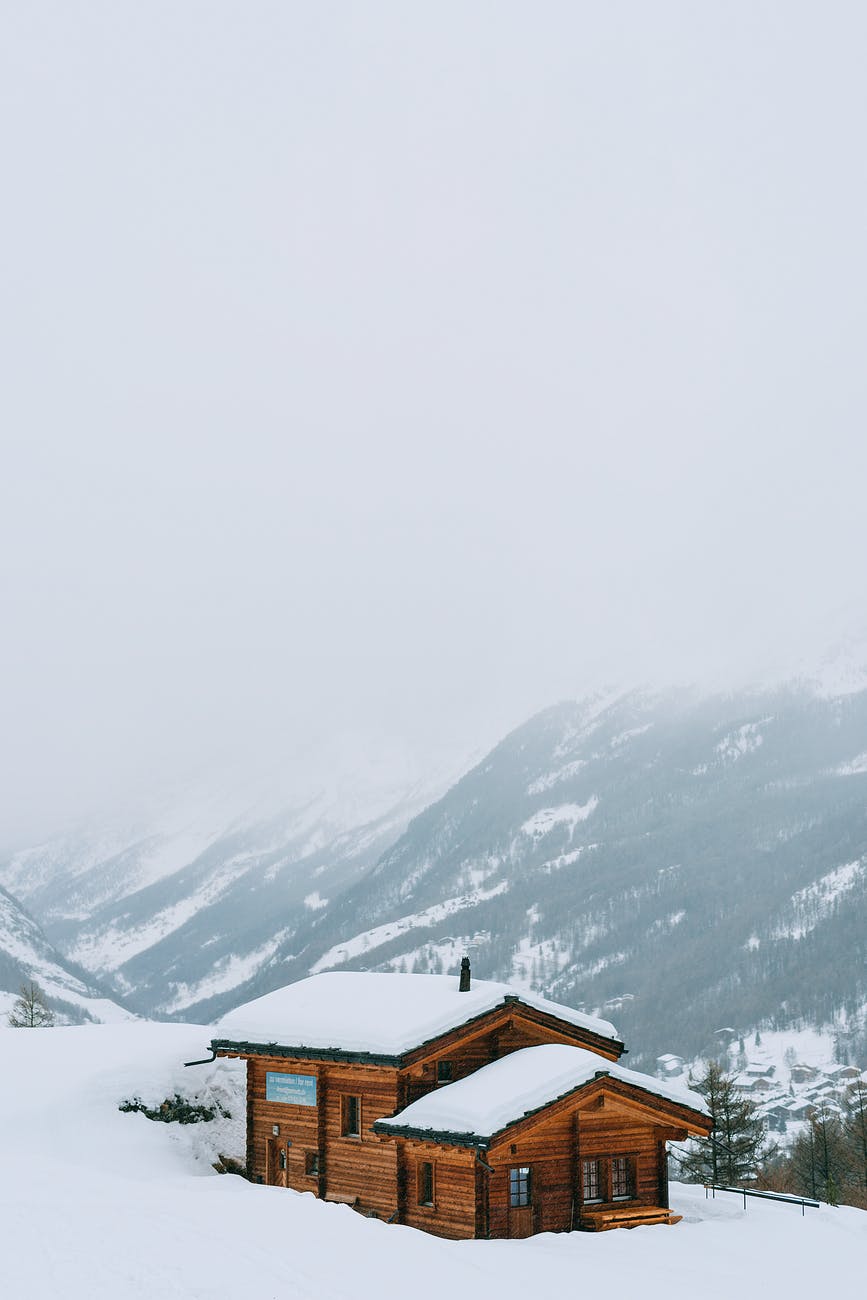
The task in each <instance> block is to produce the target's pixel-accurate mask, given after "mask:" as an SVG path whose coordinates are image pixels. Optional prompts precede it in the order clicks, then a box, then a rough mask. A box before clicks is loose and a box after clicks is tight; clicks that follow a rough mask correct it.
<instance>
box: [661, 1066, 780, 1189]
mask: <svg viewBox="0 0 867 1300" xmlns="http://www.w3.org/2000/svg"><path fill="white" fill-rule="evenodd" d="M690 1082H691V1085H692V1087H693V1088H695V1090H696V1092H698V1093H700V1094H701V1096H702V1097H704V1099H705V1101H706V1102H707V1105H708V1109H709V1110H710V1113H711V1115H712V1116H713V1121H714V1127H713V1132H712V1134H711V1136H710V1137H709V1138H698V1139H696V1141H695V1142H694V1143H693V1145H692V1148H691V1150H690V1153H689V1155H688V1156H687V1157H686V1159H685V1160H684V1161H683V1164H682V1167H681V1168H682V1173H683V1177H684V1178H685V1179H686V1181H687V1182H701V1183H714V1184H716V1185H717V1186H720V1185H722V1184H727V1185H730V1186H731V1185H733V1184H735V1183H742V1182H744V1181H745V1180H747V1179H753V1178H755V1176H756V1173H757V1170H758V1168H759V1166H760V1165H761V1164H762V1162H763V1161H764V1160H766V1159H768V1158H769V1156H770V1155H771V1154H772V1151H773V1146H772V1144H770V1143H769V1142H768V1140H767V1136H766V1133H765V1126H764V1123H763V1121H762V1119H761V1117H760V1115H759V1114H758V1112H757V1110H756V1107H755V1106H754V1104H753V1103H752V1102H751V1101H750V1099H749V1098H748V1097H745V1096H744V1095H743V1093H742V1092H741V1091H740V1089H739V1088H738V1087H737V1086H736V1085H735V1082H734V1080H733V1079H732V1077H731V1076H730V1075H728V1074H726V1072H725V1070H723V1068H722V1066H721V1065H720V1064H719V1062H718V1061H709V1062H708V1063H707V1065H706V1067H705V1071H704V1074H703V1075H702V1076H701V1077H700V1078H699V1079H697V1080H690Z"/></svg>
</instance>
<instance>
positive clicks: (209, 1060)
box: [184, 1047, 217, 1070]
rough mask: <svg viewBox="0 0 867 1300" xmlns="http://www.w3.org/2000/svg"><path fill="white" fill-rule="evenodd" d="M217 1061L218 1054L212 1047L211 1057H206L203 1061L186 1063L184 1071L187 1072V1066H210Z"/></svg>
mask: <svg viewBox="0 0 867 1300" xmlns="http://www.w3.org/2000/svg"><path fill="white" fill-rule="evenodd" d="M216 1059H217V1053H216V1052H215V1050H214V1048H213V1047H212V1048H211V1055H210V1056H206V1057H204V1059H203V1060H201V1061H184V1069H185V1070H186V1068H187V1066H190V1065H210V1064H211V1063H212V1062H213V1061H216Z"/></svg>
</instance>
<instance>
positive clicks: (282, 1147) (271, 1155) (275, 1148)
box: [268, 1138, 289, 1187]
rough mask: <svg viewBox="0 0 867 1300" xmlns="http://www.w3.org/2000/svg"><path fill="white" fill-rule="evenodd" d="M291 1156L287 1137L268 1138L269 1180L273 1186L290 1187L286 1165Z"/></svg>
mask: <svg viewBox="0 0 867 1300" xmlns="http://www.w3.org/2000/svg"><path fill="white" fill-rule="evenodd" d="M288 1163H289V1156H288V1152H287V1150H286V1140H285V1138H269V1139H268V1182H269V1183H270V1184H271V1186H272V1187H288V1186H289V1184H288V1182H287V1181H286V1167H287V1165H288Z"/></svg>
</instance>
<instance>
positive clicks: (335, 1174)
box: [247, 1056, 397, 1218]
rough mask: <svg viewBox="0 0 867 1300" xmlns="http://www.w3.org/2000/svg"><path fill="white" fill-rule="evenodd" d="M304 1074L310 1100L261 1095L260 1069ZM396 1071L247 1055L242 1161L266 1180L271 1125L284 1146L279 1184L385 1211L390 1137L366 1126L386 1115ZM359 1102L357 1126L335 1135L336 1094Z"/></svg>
mask: <svg viewBox="0 0 867 1300" xmlns="http://www.w3.org/2000/svg"><path fill="white" fill-rule="evenodd" d="M269 1071H270V1072H274V1073H285V1074H307V1075H313V1076H315V1078H316V1088H317V1104H316V1106H297V1105H292V1104H287V1103H286V1102H279V1101H268V1100H267V1099H266V1096H265V1076H266V1074H267V1073H268V1072H269ZM396 1073H397V1072H396V1071H395V1070H392V1069H389V1068H387V1067H382V1066H366V1065H355V1064H344V1063H331V1062H322V1061H317V1062H311V1061H308V1060H303V1059H301V1058H298V1059H292V1058H287V1057H285V1056H280V1057H250V1058H248V1061H247V1105H248V1114H249V1115H250V1117H251V1120H250V1128H248V1133H250V1132H251V1137H250V1138H249V1139H248V1140H249V1146H248V1168H249V1174H250V1177H251V1178H253V1179H254V1180H255V1181H259V1180H261V1181H262V1182H268V1181H269V1168H268V1144H269V1142H270V1141H271V1139H272V1137H273V1133H272V1129H273V1126H274V1125H275V1124H276V1125H278V1126H279V1129H280V1138H281V1139H282V1140H285V1139H287V1138H288V1140H289V1142H290V1143H291V1145H290V1146H288V1147H287V1151H286V1165H287V1167H286V1178H285V1185H286V1186H287V1187H292V1188H294V1189H295V1191H298V1192H313V1193H315V1194H316V1195H317V1196H320V1197H322V1198H324V1199H326V1200H340V1201H346V1202H348V1203H350V1204H357V1205H358V1208H359V1209H362V1210H364V1211H366V1212H368V1213H372V1214H377V1215H378V1216H380V1217H385V1218H389V1217H390V1216H391V1215H393V1214H394V1213H395V1211H396V1210H397V1156H396V1152H395V1150H394V1144H393V1143H384V1142H383V1141H382V1140H381V1138H379V1137H377V1136H376V1135H375V1134H373V1133H371V1131H370V1126H371V1125H372V1124H373V1122H374V1120H376V1119H381V1118H382V1117H383V1116H384V1115H392V1114H394V1110H395V1106H396V1102H397V1077H396ZM348 1096H354V1097H358V1098H359V1099H360V1103H361V1115H360V1120H361V1124H360V1127H361V1132H360V1135H359V1136H358V1137H349V1136H344V1134H343V1101H344V1098H345V1097H348ZM313 1155H315V1156H317V1157H318V1162H319V1172H318V1174H310V1173H308V1172H307V1168H308V1157H310V1156H313Z"/></svg>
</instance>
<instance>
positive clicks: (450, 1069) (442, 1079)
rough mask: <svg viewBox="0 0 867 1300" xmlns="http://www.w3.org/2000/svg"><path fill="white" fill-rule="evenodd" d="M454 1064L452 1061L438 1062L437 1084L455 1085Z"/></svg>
mask: <svg viewBox="0 0 867 1300" xmlns="http://www.w3.org/2000/svg"><path fill="white" fill-rule="evenodd" d="M454 1077H455V1071H454V1064H453V1062H452V1061H450V1060H442V1061H437V1083H453V1082H454Z"/></svg>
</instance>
